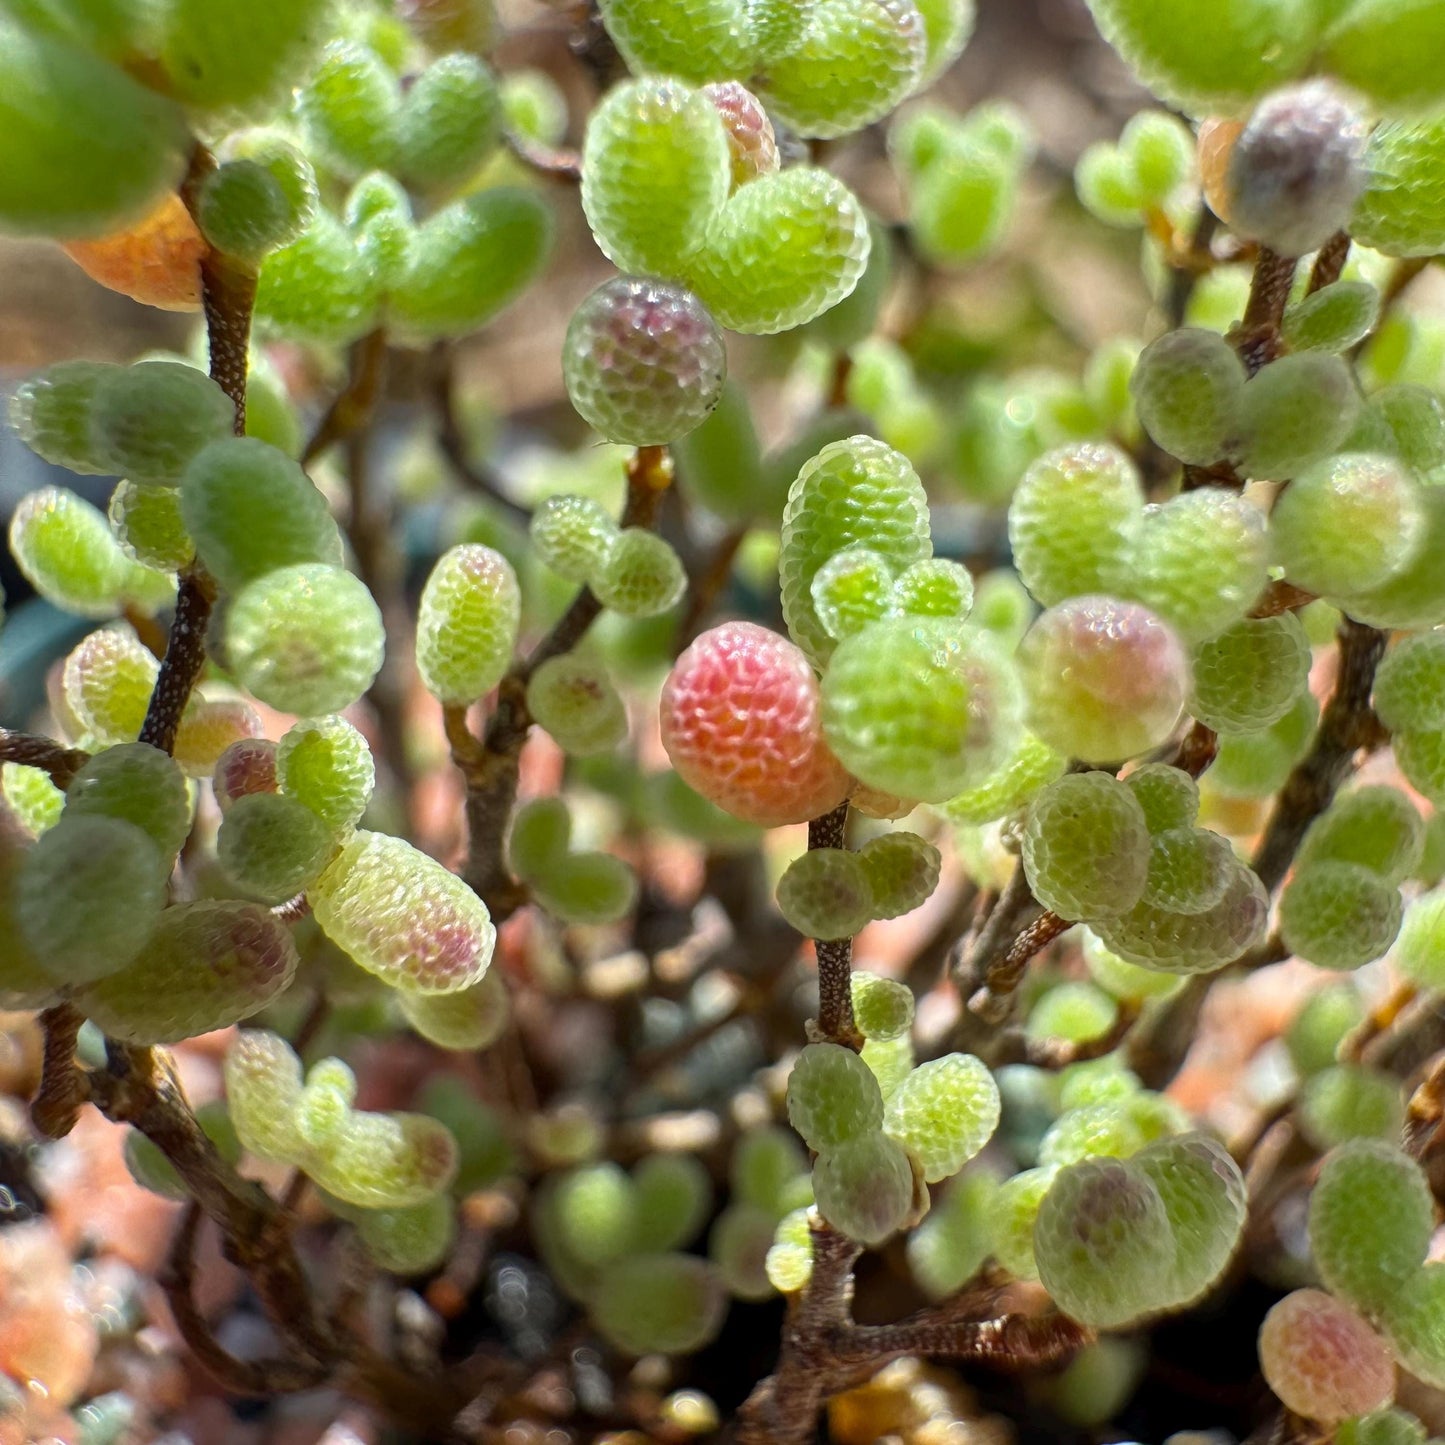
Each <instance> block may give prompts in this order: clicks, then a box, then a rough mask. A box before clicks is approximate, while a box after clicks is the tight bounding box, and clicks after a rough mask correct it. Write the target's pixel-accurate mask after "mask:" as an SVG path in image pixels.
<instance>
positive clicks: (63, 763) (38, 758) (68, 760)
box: [0, 728, 90, 788]
mask: <svg viewBox="0 0 1445 1445" xmlns="http://www.w3.org/2000/svg"><path fill="white" fill-rule="evenodd" d="M89 761H90V754H89V753H87V752H84V751H82V750H81V749H80V748H67V747H65V746H64V745H63V744H61V743H57V742H54V741H52V740H51V739H50V738H41V737H35V736H33V735H32V734H30V733H17V732H12V731H11V730H10V729H9V728H0V762H7V763H20V764H22V765H23V766H25V767H28V768H39V769H40V770H41V771H42V772H45V773H49V774H50V781H51V782H52V783H54V784H55V786H56V787H57V788H64V787H67V786H68V785H69V783H70V780H71V779H72V778H73V777H74V776H75V775H76V773H78V772H79V771H80V770H81V768H83V767H84V766H85V765H86V763H88V762H89Z"/></svg>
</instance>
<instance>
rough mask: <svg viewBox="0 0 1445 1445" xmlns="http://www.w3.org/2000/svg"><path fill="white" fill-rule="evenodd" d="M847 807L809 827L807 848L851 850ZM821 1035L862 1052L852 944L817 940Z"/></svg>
mask: <svg viewBox="0 0 1445 1445" xmlns="http://www.w3.org/2000/svg"><path fill="white" fill-rule="evenodd" d="M847 835H848V803H847V801H846V800H844V801H843V802H841V803H839V804H838V806H837V807H836V808H834V809H833V811H832V812H831V813H824V814H823V815H822V816H821V817H819V818H814V819H813V821H812V822H811V823H809V824H808V848H809V851H811V850H812V849H814V848H846V847H847V846H848V838H847ZM814 948H815V949H816V951H817V955H818V1033H819V1034H820V1035H821V1036H822V1037H823V1038H824V1039H826V1040H828V1042H829V1043H834V1044H842V1045H843V1047H844V1048H849V1049H861V1048H862V1047H863V1036H862V1034H860V1033H859V1032H858V1028H857V1025H856V1024H855V1023H854V1022H853V940H852V939H851V938H835V939H817V940H815V941H814Z"/></svg>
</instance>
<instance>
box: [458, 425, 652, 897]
mask: <svg viewBox="0 0 1445 1445" xmlns="http://www.w3.org/2000/svg"><path fill="white" fill-rule="evenodd" d="M671 485H672V461H671V458H670V457H669V456H668V453H667V449H666V448H665V447H639V448H638V450H637V451H636V452H635V453H634V454H633V456H632V458H631V460H630V461H629V462H628V464H627V502H626V505H625V507H624V508H623V513H622V526H623V527H651V526H652V525H654V523H655V522H656V520H657V511H658V507H659V505H660V504H661V501H662V498H663V495H664V494H665V493H666V491H667V489H668V487H670V486H671ZM601 614H602V603H601V602H600V601H598V599H597V597H596V595H595V594H594V593H593V591H592V589H591V588H590V587H583V588H582V590H581V591H580V592H578V594H577V595H576V597H575V598H573V600H572V605H571V606H570V607H568V609H567V611H566V612H565V613H563V615H562V618H561V620H560V621H559V622H558V623H557V625H556V626H555V627H553V629H552V630H551V631H550V632H549V633H548V634H547V635H546V636H545V637H544V638H543V639H542V640H541V641H540V642H539V643H538V644H537V645H536V646H535V647H534V648H533V649H532V651H531V652H530V653H528V654H527V656H526V657H525V658H523V659H522V660H520V661H519V662H517V663H515V664H514V665H513V667H512V669H511V671H510V672H509V673H508V674H507V675H506V677H504V678H503V679H502V681H501V684H500V686H499V687H498V690H497V704H496V708H495V710H494V711H493V713H492V716H491V719H490V720H489V721H488V723H487V728H486V731H485V733H484V734H483V735H482V737H481V738H480V739H479V738H477V737H476V736H475V735H474V734H473V733H471V731H470V729H469V728H468V727H467V724H466V716H465V713H464V712H460V711H458V710H452V711H451V712H449V713H448V714H446V716H445V718H444V720H445V722H446V726H447V736H448V739H449V741H450V743H451V750H452V761H453V762H454V763H455V764H456V766H457V768H458V770H459V771H460V772H461V774H462V777H463V779H464V780H465V782H466V788H467V798H466V817H467V839H468V841H467V856H466V861H465V862H464V864H463V866H462V869H461V874H462V877H463V878H464V879H466V881H467V883H468V884H469V885H470V886H471V887H472V888H473V889H474V890H475V892H476V893H477V894H478V896H479V897H481V898H482V900H483V901H484V902H485V903H486V905H487V907H488V909H489V910H490V911H491V914H492V917H493V918H494V919H496V920H497V921H498V922H500V921H501V920H502V919H504V918H507V917H509V916H510V915H511V914H512V913H514V912H515V911H516V910H517V909H518V908H519V907H520V906H521V905H522V904H523V903H525V902H526V900H527V891H526V889H525V888H523V887H522V886H521V885H520V884H519V883H518V882H517V880H516V879H514V878H513V877H512V875H511V873H510V871H509V870H508V868H507V865H506V858H505V845H506V834H507V826H508V823H509V822H510V820H511V816H512V810H513V808H514V807H515V806H516V802H517V781H518V773H519V769H520V765H521V756H522V746H523V744H524V743H525V742H526V741H527V733H528V731H529V730H530V728H531V726H532V714H531V712H530V711H529V710H528V708H527V681H528V679H529V678H530V677H531V675H532V673H533V672H534V671H536V669H537V668H538V667H540V666H541V665H542V664H543V663H544V662H546V661H547V660H548V659H549V658H553V657H560V656H561V655H562V654H563V653H566V652H570V651H571V650H572V649H573V648H574V647H575V646H576V645H577V644H578V643H579V642H580V641H581V640H582V639H583V637H585V636H586V634H587V631H588V629H589V628H590V627H591V626H592V624H593V623H594V622H595V621H596V620H597V618H598V617H599V616H601Z"/></svg>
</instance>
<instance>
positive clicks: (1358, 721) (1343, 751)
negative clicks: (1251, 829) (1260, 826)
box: [1252, 617, 1386, 892]
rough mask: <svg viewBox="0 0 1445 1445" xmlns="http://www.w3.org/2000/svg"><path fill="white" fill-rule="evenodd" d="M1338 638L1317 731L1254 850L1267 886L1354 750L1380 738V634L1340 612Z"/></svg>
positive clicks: (1274, 884) (1280, 874)
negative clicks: (1374, 697) (1374, 705)
mask: <svg viewBox="0 0 1445 1445" xmlns="http://www.w3.org/2000/svg"><path fill="white" fill-rule="evenodd" d="M1339 639H1340V662H1339V676H1338V678H1337V680H1336V682H1335V690H1334V692H1333V694H1332V695H1331V697H1330V700H1329V702H1328V703H1327V704H1326V706H1325V710H1324V713H1323V715H1322V716H1321V717H1320V725H1319V731H1318V732H1317V733H1316V734H1315V740H1314V743H1313V745H1312V746H1311V748H1310V750H1309V752H1308V753H1307V754H1306V755H1305V757H1304V758H1303V759H1302V760H1301V761H1300V762H1299V764H1298V765H1297V766H1296V767H1295V769H1294V771H1293V772H1292V773H1291V774H1290V775H1289V778H1288V779H1287V780H1286V782H1285V785H1284V787H1283V788H1281V789H1280V792H1279V797H1278V798H1277V799H1276V800H1275V805H1274V811H1273V813H1271V814H1270V818H1269V822H1268V823H1267V824H1266V825H1265V830H1264V837H1263V838H1262V839H1261V840H1260V844H1259V847H1258V849H1257V850H1256V851H1255V855H1254V861H1253V865H1252V866H1253V868H1254V871H1255V872H1256V873H1257V874H1259V876H1260V879H1261V880H1262V881H1263V883H1264V886H1265V887H1266V888H1267V889H1269V890H1270V892H1273V891H1274V890H1275V889H1276V888H1278V887H1279V885H1280V884H1281V883H1282V882H1283V881H1284V876H1285V874H1286V873H1288V872H1289V867H1290V864H1291V863H1292V862H1293V861H1294V855H1295V852H1296V851H1297V850H1298V848H1299V845H1300V842H1301V840H1302V839H1303V838H1304V835H1305V830H1306V829H1307V828H1308V827H1309V825H1310V824H1311V823H1312V822H1314V820H1315V819H1316V818H1317V817H1319V815H1320V814H1321V813H1322V812H1324V810H1325V809H1326V808H1327V807H1329V805H1330V801H1331V799H1333V797H1334V796H1335V789H1336V788H1338V787H1339V785H1340V784H1341V783H1342V782H1343V781H1344V780H1345V778H1346V777H1347V776H1348V774H1349V771H1350V767H1351V765H1352V763H1353V761H1354V757H1355V754H1356V753H1357V752H1358V751H1359V750H1360V749H1361V748H1367V747H1373V746H1375V745H1376V744H1378V743H1379V741H1380V740H1381V730H1380V725H1379V722H1378V721H1377V720H1376V718H1375V715H1374V713H1373V712H1372V711H1371V710H1370V692H1371V689H1372V688H1373V687H1374V682H1375V668H1376V667H1377V666H1378V664H1379V661H1380V659H1381V657H1383V656H1384V653H1385V642H1386V635H1385V633H1383V632H1380V631H1379V630H1377V629H1376V628H1373V627H1367V626H1365V624H1364V623H1362V622H1356V621H1354V620H1353V619H1352V618H1349V617H1345V618H1342V619H1341V621H1340V631H1339Z"/></svg>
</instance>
